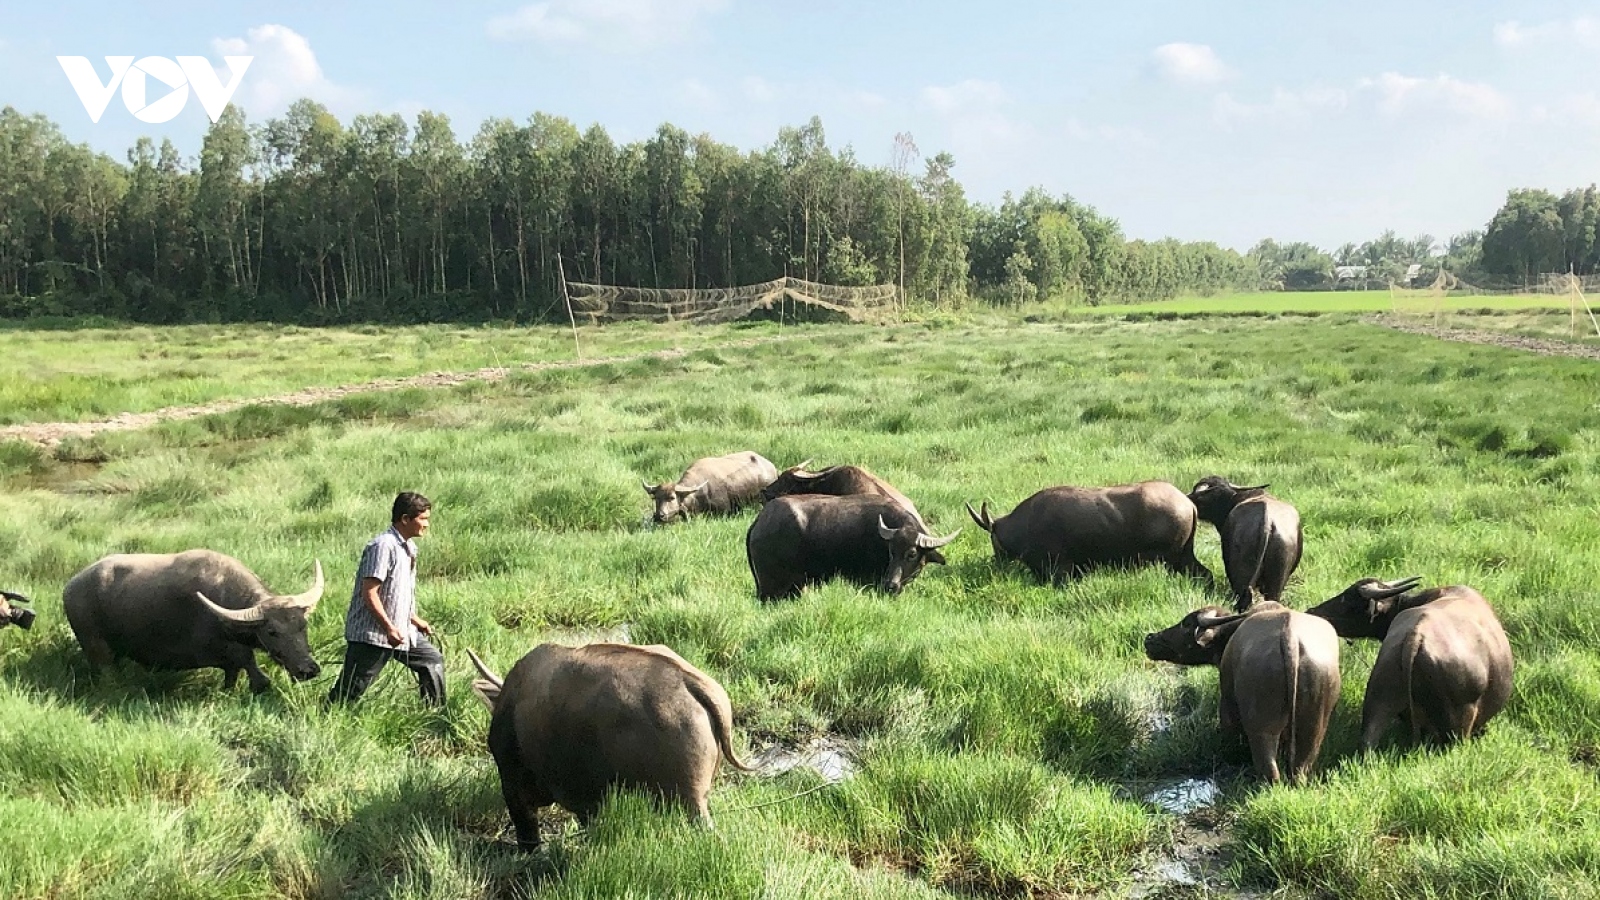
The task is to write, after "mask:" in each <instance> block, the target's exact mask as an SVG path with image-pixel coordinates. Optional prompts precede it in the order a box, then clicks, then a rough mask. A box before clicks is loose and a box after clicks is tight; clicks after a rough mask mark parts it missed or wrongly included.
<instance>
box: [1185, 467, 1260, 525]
mask: <svg viewBox="0 0 1600 900" xmlns="http://www.w3.org/2000/svg"><path fill="white" fill-rule="evenodd" d="M1269 487H1271V485H1270V484H1257V485H1252V486H1250V487H1240V486H1239V485H1237V484H1234V483H1233V482H1231V481H1229V480H1228V479H1226V478H1223V477H1222V476H1220V475H1207V476H1206V477H1204V478H1202V479H1200V480H1199V481H1197V482H1195V486H1194V490H1192V491H1190V492H1189V502H1190V503H1193V504H1194V508H1195V510H1196V511H1197V512H1199V513H1200V519H1201V520H1202V521H1205V522H1210V523H1211V524H1213V525H1221V524H1222V522H1223V520H1224V519H1226V518H1228V513H1231V512H1233V508H1234V507H1235V506H1237V505H1238V504H1239V501H1241V500H1247V499H1249V498H1250V497H1254V496H1256V495H1257V494H1258V493H1259V492H1261V491H1264V490H1266V489H1267V488H1269Z"/></svg>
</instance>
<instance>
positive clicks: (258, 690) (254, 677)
mask: <svg viewBox="0 0 1600 900" xmlns="http://www.w3.org/2000/svg"><path fill="white" fill-rule="evenodd" d="M244 674H245V677H246V678H248V679H250V693H252V694H264V693H266V691H267V688H270V687H272V681H271V680H270V679H268V678H267V673H265V672H263V671H261V667H260V666H258V665H256V658H255V655H254V654H251V656H250V658H249V659H247V660H246V661H245V664H244ZM230 686H231V685H230Z"/></svg>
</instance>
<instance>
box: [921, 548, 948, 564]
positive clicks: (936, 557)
mask: <svg viewBox="0 0 1600 900" xmlns="http://www.w3.org/2000/svg"><path fill="white" fill-rule="evenodd" d="M922 559H923V561H924V562H931V563H938V564H939V565H941V566H943V565H947V563H946V562H945V561H944V554H943V553H940V552H939V551H937V550H929V551H928V552H927V553H924V554H922Z"/></svg>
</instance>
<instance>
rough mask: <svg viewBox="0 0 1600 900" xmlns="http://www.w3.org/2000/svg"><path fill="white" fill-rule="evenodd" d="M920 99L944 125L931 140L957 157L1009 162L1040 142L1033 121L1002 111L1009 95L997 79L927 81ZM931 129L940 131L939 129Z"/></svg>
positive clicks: (999, 164) (1000, 162)
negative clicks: (1016, 117)
mask: <svg viewBox="0 0 1600 900" xmlns="http://www.w3.org/2000/svg"><path fill="white" fill-rule="evenodd" d="M920 99H921V103H922V106H923V107H924V108H925V109H928V110H931V111H932V112H933V113H934V114H935V115H937V116H938V117H939V119H940V120H941V124H942V125H943V134H942V136H940V137H936V138H934V139H933V140H931V141H930V143H931V144H933V145H937V146H939V147H941V148H948V149H949V150H951V151H953V152H954V153H955V154H956V158H958V159H961V158H985V159H987V160H988V162H989V163H990V164H991V165H997V166H1003V165H1009V164H1010V162H1009V161H1011V160H1013V159H1014V158H1015V156H1016V154H1017V153H1019V152H1022V151H1024V150H1025V148H1026V147H1028V146H1030V145H1036V144H1038V143H1039V141H1038V133H1037V131H1036V129H1034V127H1033V126H1032V125H1030V124H1028V123H1027V122H1023V121H1018V120H1016V119H1013V118H1011V117H1010V116H1008V115H1007V114H1006V113H1005V109H1006V108H1008V107H1009V106H1011V105H1012V102H1011V97H1010V96H1009V95H1008V94H1007V93H1006V90H1005V88H1003V87H1001V86H1000V85H999V84H998V83H996V82H993V81H980V80H978V79H968V80H966V81H961V82H957V83H956V84H951V85H930V86H929V87H925V88H923V89H922V92H921V97H920ZM934 131H935V134H936V135H938V134H939V129H937V128H936V129H935V130H934Z"/></svg>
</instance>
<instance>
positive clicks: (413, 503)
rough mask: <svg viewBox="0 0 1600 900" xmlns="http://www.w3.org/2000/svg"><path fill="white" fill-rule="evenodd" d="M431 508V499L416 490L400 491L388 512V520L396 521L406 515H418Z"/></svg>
mask: <svg viewBox="0 0 1600 900" xmlns="http://www.w3.org/2000/svg"><path fill="white" fill-rule="evenodd" d="M432 508H433V501H432V500H429V499H428V498H427V497H424V496H422V495H421V494H419V493H417V492H416V491H401V492H400V495H399V496H397V497H395V498H394V509H392V510H390V512H389V521H390V522H398V521H400V520H401V519H403V518H405V517H406V516H420V515H422V514H423V513H425V512H427V511H428V510H430V509H432Z"/></svg>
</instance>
